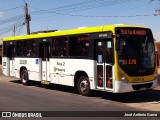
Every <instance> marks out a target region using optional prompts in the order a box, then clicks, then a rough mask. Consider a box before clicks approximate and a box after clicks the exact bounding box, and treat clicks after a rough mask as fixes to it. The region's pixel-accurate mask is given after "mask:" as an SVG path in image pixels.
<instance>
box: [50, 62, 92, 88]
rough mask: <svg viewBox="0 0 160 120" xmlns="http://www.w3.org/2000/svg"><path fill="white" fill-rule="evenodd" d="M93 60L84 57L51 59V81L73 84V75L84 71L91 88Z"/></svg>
mask: <svg viewBox="0 0 160 120" xmlns="http://www.w3.org/2000/svg"><path fill="white" fill-rule="evenodd" d="M94 66H95V64H94V61H93V60H87V59H86V60H85V59H51V60H50V73H51V83H56V84H62V85H68V86H74V75H75V73H76V72H77V71H84V72H85V73H86V74H87V75H88V77H89V80H90V86H91V89H93V88H95V87H94V86H95V85H94V79H93V78H94Z"/></svg>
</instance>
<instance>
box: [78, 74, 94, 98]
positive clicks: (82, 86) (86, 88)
mask: <svg viewBox="0 0 160 120" xmlns="http://www.w3.org/2000/svg"><path fill="white" fill-rule="evenodd" d="M78 92H79V93H80V94H81V95H83V96H89V95H90V92H91V90H90V82H89V79H88V77H80V78H79V80H78Z"/></svg>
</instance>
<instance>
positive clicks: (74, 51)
mask: <svg viewBox="0 0 160 120" xmlns="http://www.w3.org/2000/svg"><path fill="white" fill-rule="evenodd" d="M88 55H89V36H88V35H81V36H71V37H69V56H88Z"/></svg>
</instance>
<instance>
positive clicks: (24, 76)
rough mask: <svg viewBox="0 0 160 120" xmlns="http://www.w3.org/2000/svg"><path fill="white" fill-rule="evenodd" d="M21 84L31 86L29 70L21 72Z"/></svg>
mask: <svg viewBox="0 0 160 120" xmlns="http://www.w3.org/2000/svg"><path fill="white" fill-rule="evenodd" d="M21 82H22V84H23V85H26V86H28V85H29V77H28V71H27V70H23V71H22V72H21Z"/></svg>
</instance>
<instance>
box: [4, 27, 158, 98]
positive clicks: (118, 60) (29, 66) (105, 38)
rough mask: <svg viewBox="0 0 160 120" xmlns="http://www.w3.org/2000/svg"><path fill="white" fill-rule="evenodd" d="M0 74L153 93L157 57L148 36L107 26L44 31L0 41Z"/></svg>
mask: <svg viewBox="0 0 160 120" xmlns="http://www.w3.org/2000/svg"><path fill="white" fill-rule="evenodd" d="M2 64H3V68H2V69H3V74H4V75H6V76H15V77H16V78H20V79H21V81H22V83H23V84H24V85H29V84H30V81H31V80H34V81H40V82H41V83H43V84H50V83H53V84H60V85H66V86H72V87H75V88H77V90H78V91H79V93H80V94H81V95H89V94H90V91H91V90H100V91H107V92H113V93H123V92H131V91H139V90H146V89H151V88H155V87H156V86H157V79H156V68H157V67H156V66H157V65H156V56H155V46H154V39H153V35H152V31H151V30H150V29H149V28H146V27H141V26H133V25H123V24H117V25H108V26H97V27H87V28H78V29H73V30H63V31H49V32H47V31H44V32H41V33H34V34H30V35H22V36H15V37H7V38H4V39H3V60H2Z"/></svg>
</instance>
